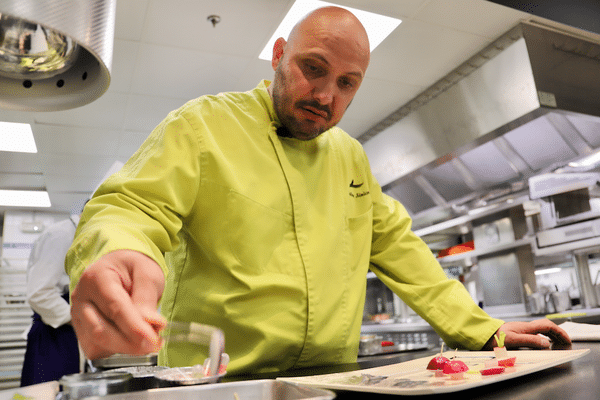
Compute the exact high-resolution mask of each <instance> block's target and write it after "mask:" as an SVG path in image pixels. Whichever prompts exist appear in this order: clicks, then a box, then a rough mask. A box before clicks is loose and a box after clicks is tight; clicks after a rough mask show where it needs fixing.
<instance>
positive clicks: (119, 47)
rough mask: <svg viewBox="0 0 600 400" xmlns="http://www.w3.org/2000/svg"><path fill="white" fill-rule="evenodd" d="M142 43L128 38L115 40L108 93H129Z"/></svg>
mask: <svg viewBox="0 0 600 400" xmlns="http://www.w3.org/2000/svg"><path fill="white" fill-rule="evenodd" d="M139 48H140V44H139V43H138V42H132V41H128V40H115V45H114V49H113V62H112V68H111V71H110V86H109V88H108V92H107V93H112V92H117V93H129V91H130V90H131V81H132V80H133V74H134V72H135V66H136V64H137V54H138V52H139Z"/></svg>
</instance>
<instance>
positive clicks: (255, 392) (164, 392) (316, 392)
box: [86, 379, 335, 400]
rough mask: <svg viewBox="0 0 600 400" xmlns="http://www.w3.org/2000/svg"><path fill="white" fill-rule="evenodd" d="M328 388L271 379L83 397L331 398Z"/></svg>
mask: <svg viewBox="0 0 600 400" xmlns="http://www.w3.org/2000/svg"><path fill="white" fill-rule="evenodd" d="M333 398H335V393H334V392H332V391H330V390H325V389H317V388H310V387H306V386H301V385H297V384H294V383H289V382H283V381H276V380H271V379H264V380H256V381H240V382H227V383H212V384H208V385H197V386H184V387H176V388H164V389H150V390H146V391H141V392H128V393H120V394H113V395H108V396H95V397H88V398H86V399H88V400H90V399H102V400H119V399H123V400H125V399H126V400H174V399H175V400H198V399H202V400H223V399H225V400H237V399H239V400H304V399H310V400H331V399H333Z"/></svg>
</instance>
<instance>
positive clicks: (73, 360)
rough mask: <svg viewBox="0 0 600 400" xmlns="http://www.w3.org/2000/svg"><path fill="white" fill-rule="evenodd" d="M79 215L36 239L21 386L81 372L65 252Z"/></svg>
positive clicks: (30, 265)
mask: <svg viewBox="0 0 600 400" xmlns="http://www.w3.org/2000/svg"><path fill="white" fill-rule="evenodd" d="M78 223H79V215H71V216H70V217H69V218H68V219H64V220H62V221H60V222H57V223H55V224H53V225H51V226H50V227H49V228H47V229H46V230H45V231H44V232H43V233H42V234H41V236H40V237H39V238H38V239H37V240H36V241H35V243H34V245H33V249H32V250H31V254H30V256H29V262H28V265H27V301H28V302H29V305H30V306H31V308H32V309H33V311H34V314H33V321H32V325H31V327H30V329H29V332H28V333H27V350H26V352H25V360H24V362H23V370H22V373H21V386H28V385H34V384H37V383H43V382H49V381H54V380H59V379H60V378H61V377H62V376H64V375H67V374H73V373H78V372H80V356H79V346H78V343H77V337H76V336H75V331H74V330H73V326H72V325H71V307H70V305H69V276H68V275H67V273H66V272H65V255H66V254H67V250H68V249H69V246H71V243H72V242H73V237H74V235H75V229H76V228H77V224H78Z"/></svg>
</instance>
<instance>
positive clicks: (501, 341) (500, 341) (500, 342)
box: [494, 331, 506, 347]
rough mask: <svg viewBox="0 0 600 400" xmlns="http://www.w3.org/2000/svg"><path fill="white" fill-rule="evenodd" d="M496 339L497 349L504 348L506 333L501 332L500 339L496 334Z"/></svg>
mask: <svg viewBox="0 0 600 400" xmlns="http://www.w3.org/2000/svg"><path fill="white" fill-rule="evenodd" d="M494 337H495V338H496V344H497V347H504V338H505V337H506V333H504V331H500V337H498V335H496V334H494Z"/></svg>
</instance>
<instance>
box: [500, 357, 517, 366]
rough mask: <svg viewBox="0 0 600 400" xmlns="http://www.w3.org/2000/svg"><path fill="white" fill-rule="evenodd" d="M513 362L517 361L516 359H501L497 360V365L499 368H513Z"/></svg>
mask: <svg viewBox="0 0 600 400" xmlns="http://www.w3.org/2000/svg"><path fill="white" fill-rule="evenodd" d="M515 361H517V357H511V358H503V359H502V360H498V365H499V366H501V367H514V366H515Z"/></svg>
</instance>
